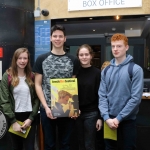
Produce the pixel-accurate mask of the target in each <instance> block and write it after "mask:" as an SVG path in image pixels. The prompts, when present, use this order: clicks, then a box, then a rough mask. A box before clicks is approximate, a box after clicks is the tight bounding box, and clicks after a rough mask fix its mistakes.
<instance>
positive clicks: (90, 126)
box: [76, 44, 102, 150]
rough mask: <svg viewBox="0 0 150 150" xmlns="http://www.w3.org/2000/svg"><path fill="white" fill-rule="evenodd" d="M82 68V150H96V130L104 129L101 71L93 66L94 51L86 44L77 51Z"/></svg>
mask: <svg viewBox="0 0 150 150" xmlns="http://www.w3.org/2000/svg"><path fill="white" fill-rule="evenodd" d="M77 56H78V58H79V60H80V63H81V68H80V69H79V72H78V74H77V79H78V96H79V109H80V112H81V113H80V116H79V117H78V118H77V120H76V123H77V130H78V139H79V149H80V150H95V140H96V130H97V131H99V130H100V129H101V127H102V120H101V117H100V112H99V110H98V89H99V85H100V74H101V72H100V70H99V69H97V68H95V67H94V66H92V65H91V60H92V58H93V51H92V49H91V47H90V46H89V45H87V44H84V45H82V46H80V47H79V49H78V50H77Z"/></svg>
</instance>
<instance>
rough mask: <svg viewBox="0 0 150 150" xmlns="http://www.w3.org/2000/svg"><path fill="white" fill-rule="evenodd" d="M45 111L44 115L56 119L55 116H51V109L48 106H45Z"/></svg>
mask: <svg viewBox="0 0 150 150" xmlns="http://www.w3.org/2000/svg"><path fill="white" fill-rule="evenodd" d="M45 112H46V115H47V117H48V118H50V119H56V117H55V118H54V117H53V115H52V111H51V109H50V108H49V107H46V108H45Z"/></svg>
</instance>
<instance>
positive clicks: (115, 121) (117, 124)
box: [113, 118, 119, 127]
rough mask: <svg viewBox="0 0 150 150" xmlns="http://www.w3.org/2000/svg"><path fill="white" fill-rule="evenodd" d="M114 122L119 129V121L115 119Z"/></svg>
mask: <svg viewBox="0 0 150 150" xmlns="http://www.w3.org/2000/svg"><path fill="white" fill-rule="evenodd" d="M113 122H114V124H115V125H116V126H117V127H118V126H119V121H118V119H117V118H114V119H113Z"/></svg>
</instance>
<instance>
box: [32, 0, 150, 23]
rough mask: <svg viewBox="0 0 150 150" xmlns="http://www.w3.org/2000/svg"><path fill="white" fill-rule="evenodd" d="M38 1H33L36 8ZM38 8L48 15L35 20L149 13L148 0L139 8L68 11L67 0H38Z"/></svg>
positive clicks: (149, 1) (149, 4) (144, 0)
mask: <svg viewBox="0 0 150 150" xmlns="http://www.w3.org/2000/svg"><path fill="white" fill-rule="evenodd" d="M37 5H38V1H35V8H37ZM40 8H41V9H47V10H49V12H50V14H49V16H48V17H44V16H42V15H41V17H39V18H36V20H44V19H58V18H74V17H90V16H115V15H140V14H141V15H142V14H150V0H143V2H142V7H141V8H125V9H123V8H120V9H100V10H86V11H72V12H69V11H68V0H55V1H49V0H44V1H40Z"/></svg>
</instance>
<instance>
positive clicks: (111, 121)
mask: <svg viewBox="0 0 150 150" xmlns="http://www.w3.org/2000/svg"><path fill="white" fill-rule="evenodd" d="M106 123H107V125H108V126H109V128H111V129H117V128H118V126H117V125H116V124H115V123H114V121H113V119H107V120H106Z"/></svg>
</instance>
